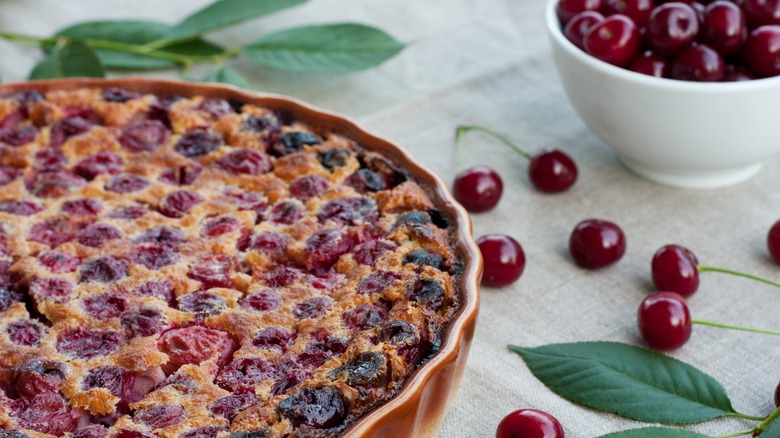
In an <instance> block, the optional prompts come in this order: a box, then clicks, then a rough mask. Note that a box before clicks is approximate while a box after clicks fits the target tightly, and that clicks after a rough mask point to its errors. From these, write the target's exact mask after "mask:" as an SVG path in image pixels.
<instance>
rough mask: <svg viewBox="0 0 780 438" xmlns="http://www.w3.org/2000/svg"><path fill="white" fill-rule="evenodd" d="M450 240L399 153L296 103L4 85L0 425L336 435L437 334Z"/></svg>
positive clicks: (1, 428) (133, 433)
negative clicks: (305, 115) (282, 105)
mask: <svg viewBox="0 0 780 438" xmlns="http://www.w3.org/2000/svg"><path fill="white" fill-rule="evenodd" d="M453 240H454V238H453V237H452V234H451V233H450V232H449V231H448V230H447V221H446V219H445V218H442V217H441V215H440V214H439V213H438V212H437V211H436V210H435V208H434V204H433V202H432V200H431V198H430V196H429V195H428V192H427V191H426V190H425V188H423V187H422V186H420V185H419V184H418V183H416V182H414V181H413V180H412V179H410V177H409V176H408V174H407V173H406V172H404V170H403V169H401V168H399V167H398V166H397V165H396V164H395V163H393V162H392V161H391V160H389V159H388V158H386V157H384V156H382V155H381V154H378V153H376V152H372V151H369V150H366V149H364V148H363V147H362V146H361V145H358V144H356V143H355V142H354V141H352V140H350V139H348V138H346V137H343V136H340V135H337V134H334V133H331V132H324V131H321V130H318V129H317V127H315V126H308V125H307V124H306V123H304V122H302V121H299V120H295V119H294V118H293V117H292V116H290V115H288V114H280V113H278V112H275V111H272V110H270V109H267V108H262V107H258V106H255V105H250V104H238V103H235V102H232V103H229V102H227V101H224V100H221V99H215V98H203V97H193V98H182V97H170V96H160V97H158V96H154V95H144V94H138V93H133V92H128V91H126V90H121V89H104V90H101V89H97V88H84V89H76V90H66V91H50V92H47V93H45V95H44V94H41V93H38V92H35V91H28V92H23V93H20V94H18V95H15V96H10V97H7V98H4V99H0V352H2V354H0V437H2V438H5V437H14V438H15V437H22V436H28V437H50V436H66V435H68V436H77V437H104V436H110V437H125V438H133V437H146V436H161V437H189V438H193V437H224V436H236V437H241V436H253V437H265V436H267V437H276V436H290V437H303V436H306V437H318V436H335V435H339V434H340V433H342V432H343V431H344V430H346V429H347V428H348V427H349V425H350V424H352V423H354V422H355V421H356V420H357V419H359V418H360V417H361V416H362V415H364V414H366V413H367V412H369V411H370V410H372V409H374V408H376V407H377V406H379V405H381V404H382V403H383V402H385V401H387V400H388V399H389V398H391V397H392V396H393V395H394V394H396V393H397V392H398V390H399V389H400V388H401V387H402V386H403V384H404V382H405V381H406V379H407V377H408V376H409V374H410V373H411V372H412V371H414V370H415V369H416V368H417V367H418V366H419V365H420V364H421V363H422V362H424V361H425V359H426V358H427V357H429V356H430V355H431V354H432V353H434V352H435V351H436V350H437V348H438V345H439V343H440V342H441V335H442V332H443V330H444V328H445V327H446V325H447V324H448V323H449V322H450V321H451V320H452V319H453V317H454V315H455V313H456V312H457V311H458V309H459V306H460V298H459V297H460V295H459V290H458V288H457V284H458V278H459V275H460V269H461V261H460V260H459V259H458V255H457V253H456V252H455V250H454V242H453Z"/></svg>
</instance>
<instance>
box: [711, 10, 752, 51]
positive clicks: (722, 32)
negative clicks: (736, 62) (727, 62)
mask: <svg viewBox="0 0 780 438" xmlns="http://www.w3.org/2000/svg"><path fill="white" fill-rule="evenodd" d="M747 37H748V28H747V23H746V22H745V14H743V13H742V9H740V8H739V6H737V5H735V4H734V3H732V2H730V1H725V0H718V1H716V2H714V3H710V4H709V5H707V8H706V9H705V16H704V26H703V27H702V29H701V40H702V42H703V43H705V44H707V45H708V46H710V47H712V48H713V49H715V51H716V52H718V53H720V54H721V56H731V55H736V54H737V53H739V51H740V50H742V46H744V45H745V41H747Z"/></svg>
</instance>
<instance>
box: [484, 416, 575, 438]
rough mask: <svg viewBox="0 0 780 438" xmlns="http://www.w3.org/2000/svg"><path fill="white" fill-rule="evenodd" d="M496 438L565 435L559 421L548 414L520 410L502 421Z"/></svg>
mask: <svg viewBox="0 0 780 438" xmlns="http://www.w3.org/2000/svg"><path fill="white" fill-rule="evenodd" d="M496 438H564V433H563V427H561V424H560V423H559V422H558V420H556V419H555V417H553V416H552V415H550V414H548V413H547V412H543V411H538V410H536V409H520V410H518V411H514V412H512V413H510V414H509V415H507V416H506V417H504V419H503V420H501V422H500V423H499V424H498V428H497V429H496Z"/></svg>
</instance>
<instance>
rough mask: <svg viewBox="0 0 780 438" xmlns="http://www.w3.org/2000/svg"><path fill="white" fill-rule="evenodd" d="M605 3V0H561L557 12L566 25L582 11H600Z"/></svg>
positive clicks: (562, 22)
mask: <svg viewBox="0 0 780 438" xmlns="http://www.w3.org/2000/svg"><path fill="white" fill-rule="evenodd" d="M603 4H604V2H603V0H559V1H558V5H557V7H556V8H555V12H556V13H557V14H558V19H559V20H560V21H561V24H564V25H565V24H566V23H568V22H569V20H571V19H572V18H574V16H575V15H577V14H579V13H580V12H584V11H598V10H600V9H601V7H602V6H603Z"/></svg>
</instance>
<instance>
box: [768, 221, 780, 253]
mask: <svg viewBox="0 0 780 438" xmlns="http://www.w3.org/2000/svg"><path fill="white" fill-rule="evenodd" d="M766 245H767V248H769V254H770V255H771V256H772V258H773V259H774V260H775V262H777V263H778V264H780V220H778V221H777V222H775V224H774V225H772V228H770V229H769V234H767V236H766Z"/></svg>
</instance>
